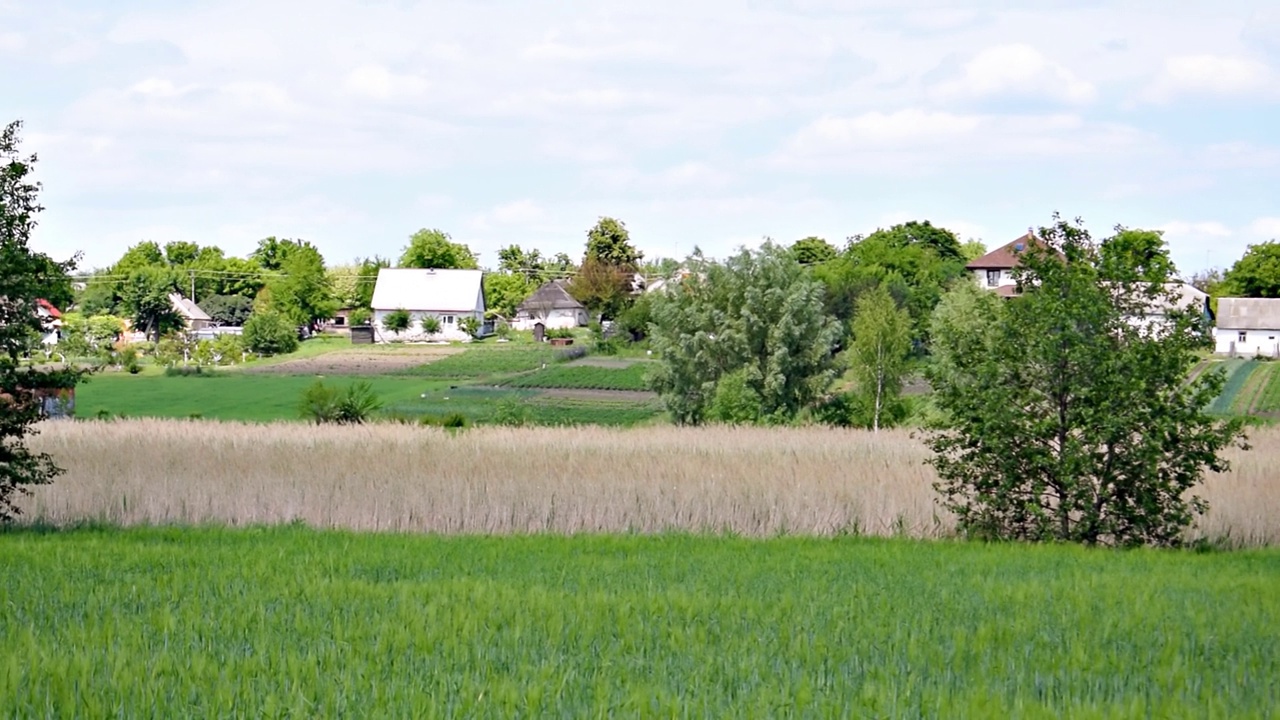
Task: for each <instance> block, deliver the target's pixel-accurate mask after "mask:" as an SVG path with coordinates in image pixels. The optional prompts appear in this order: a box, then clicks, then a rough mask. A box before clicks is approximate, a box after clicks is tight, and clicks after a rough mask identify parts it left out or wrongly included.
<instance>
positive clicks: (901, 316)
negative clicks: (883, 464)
mask: <svg viewBox="0 0 1280 720" xmlns="http://www.w3.org/2000/svg"><path fill="white" fill-rule="evenodd" d="M910 351H911V316H910V315H909V314H908V313H907V311H906V310H902V309H900V308H899V307H898V305H897V303H896V302H894V300H893V296H891V295H890V294H889V291H888V290H887V289H885V287H884V286H883V285H882V286H879V287H877V288H875V289H874V290H872V291H870V292H868V293H866V294H864V295H863V296H862V297H861V298H859V299H858V304H857V310H856V313H855V314H854V319H853V348H852V350H851V354H852V356H853V360H854V372H855V373H856V374H857V376H858V385H859V391H860V392H861V393H863V395H864V396H865V397H866V399H867V404H868V406H869V407H870V408H871V428H872V429H873V430H875V431H876V432H879V431H880V418H881V416H882V415H883V413H884V409H885V407H886V406H887V405H888V404H889V403H890V402H891V401H893V400H896V399H897V397H898V396H899V395H900V394H901V393H902V377H903V375H904V374H905V372H906V366H907V353H909V352H910Z"/></svg>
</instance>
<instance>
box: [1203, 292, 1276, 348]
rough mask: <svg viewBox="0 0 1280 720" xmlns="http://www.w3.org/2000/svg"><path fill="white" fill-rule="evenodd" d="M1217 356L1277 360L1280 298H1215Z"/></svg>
mask: <svg viewBox="0 0 1280 720" xmlns="http://www.w3.org/2000/svg"><path fill="white" fill-rule="evenodd" d="M1214 344H1215V345H1216V348H1217V352H1218V354H1220V355H1230V356H1232V357H1256V356H1259V355H1261V356H1263V357H1271V358H1280V298H1218V313H1217V327H1215V328H1214Z"/></svg>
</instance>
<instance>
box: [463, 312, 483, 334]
mask: <svg viewBox="0 0 1280 720" xmlns="http://www.w3.org/2000/svg"><path fill="white" fill-rule="evenodd" d="M458 329H459V330H461V331H462V332H464V333H466V334H467V335H469V336H471V337H473V338H478V337H480V321H479V320H477V319H476V317H475V316H474V315H466V316H464V317H461V318H459V319H458Z"/></svg>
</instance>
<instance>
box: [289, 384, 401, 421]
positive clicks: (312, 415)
mask: <svg viewBox="0 0 1280 720" xmlns="http://www.w3.org/2000/svg"><path fill="white" fill-rule="evenodd" d="M381 407H382V401H381V400H379V399H378V396H377V394H376V393H374V391H373V386H372V385H370V384H369V383H368V382H366V381H357V382H354V383H352V384H351V385H348V386H347V389H346V390H341V391H340V390H338V389H336V388H334V387H331V386H329V385H326V384H325V383H324V381H323V380H317V381H316V382H315V383H314V384H313V385H311V387H309V388H307V389H306V391H305V392H303V394H302V401H301V405H300V411H301V413H302V417H303V419H306V420H310V421H311V422H313V423H315V424H317V425H322V424H325V423H337V424H340V425H359V424H362V423H364V422H366V421H368V420H369V418H370V417H372V416H373V414H374V413H375V412H377V411H378V410H379V409H380V408H381Z"/></svg>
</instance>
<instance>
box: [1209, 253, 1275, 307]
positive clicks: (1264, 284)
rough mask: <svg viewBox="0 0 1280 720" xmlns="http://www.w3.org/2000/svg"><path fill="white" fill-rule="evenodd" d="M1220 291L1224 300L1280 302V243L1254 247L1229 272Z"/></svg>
mask: <svg viewBox="0 0 1280 720" xmlns="http://www.w3.org/2000/svg"><path fill="white" fill-rule="evenodd" d="M1220 290H1221V292H1222V295H1223V297H1251V298H1280V243H1277V242H1276V241H1275V240H1269V241H1267V242H1264V243H1258V244H1257V245H1250V246H1249V249H1248V250H1246V251H1245V253H1244V256H1243V257H1241V258H1240V259H1239V260H1237V261H1236V262H1235V264H1234V265H1232V266H1231V269H1230V270H1227V273H1226V275H1225V276H1224V278H1223V282H1222V287H1221V288H1220Z"/></svg>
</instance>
